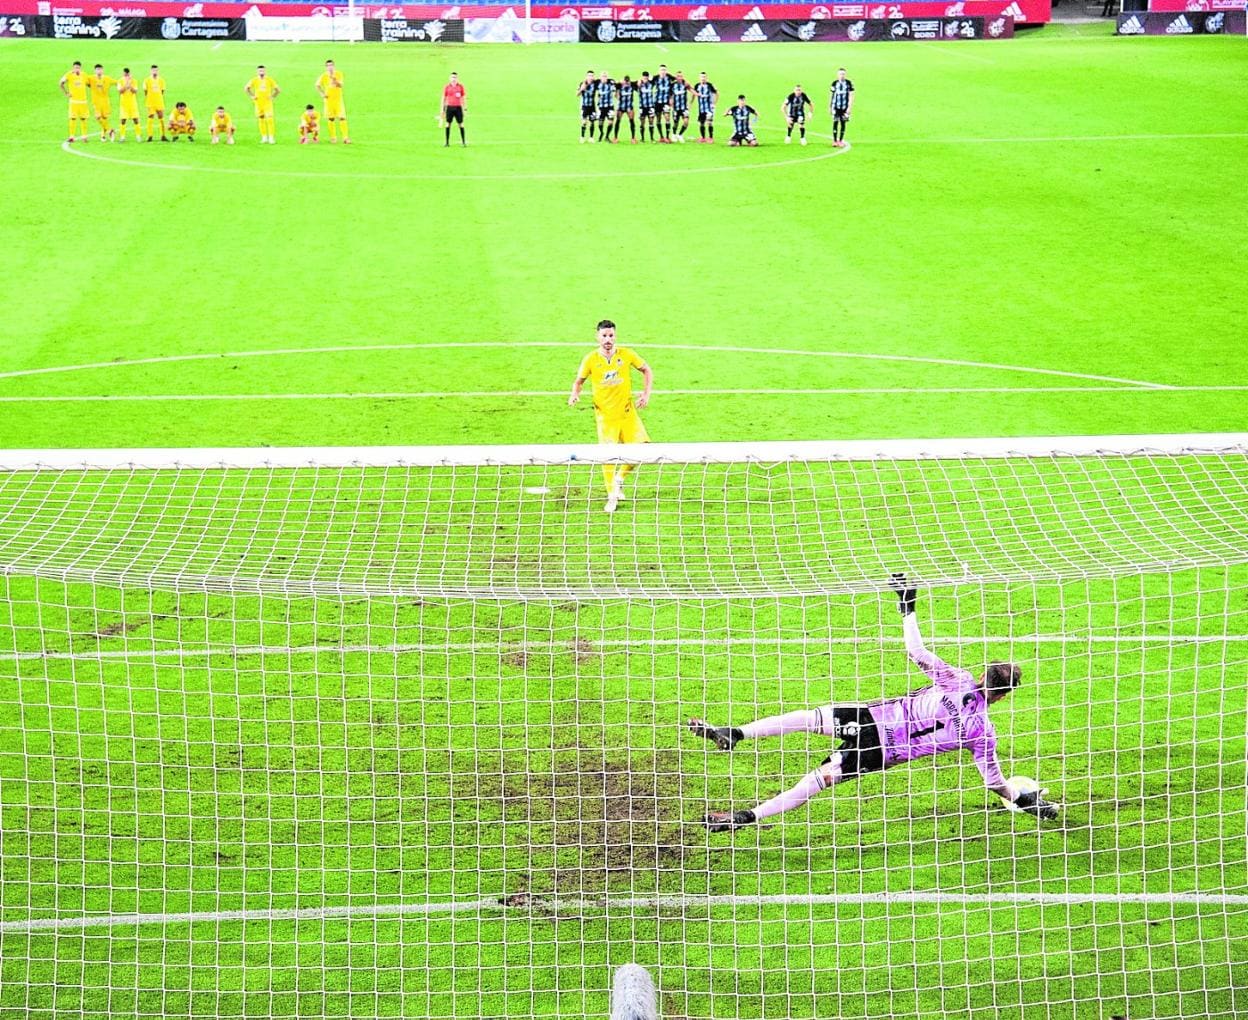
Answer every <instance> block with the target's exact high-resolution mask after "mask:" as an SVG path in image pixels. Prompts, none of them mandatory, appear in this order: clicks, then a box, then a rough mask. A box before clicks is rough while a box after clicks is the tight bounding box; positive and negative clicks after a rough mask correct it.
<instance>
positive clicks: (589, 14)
mask: <svg viewBox="0 0 1248 1020" xmlns="http://www.w3.org/2000/svg"><path fill="white" fill-rule="evenodd" d="M1150 2H1152V3H1154V4H1156V3H1177V4H1179V5H1180V6H1179V7H1177V8H1174V9H1175V10H1186V9H1195V10H1223V9H1227V10H1229V9H1231V8H1230V7H1226V8H1223V7H1221V6H1217V5H1220V4H1234V5H1237V8H1242V7H1243V6H1244V3H1245V2H1246V0H1150ZM1192 3H1202V4H1210V5H1213V6H1208V7H1199V8H1190V7H1184V6H1183V5H1184V4H1192ZM1170 9H1171V8H1169V7H1166V8H1161V7H1155V8H1154V10H1170ZM532 13H533V17H534V18H551V19H557V18H574V19H576V20H585V21H842V20H851V21H852V20H858V19H860V18H867V19H870V20H880V19H887V20H898V19H904V18H987V19H993V18H1000V17H1008V18H1011V19H1012V20H1013V21H1014V22H1015V23H1017V24H1037V23H1041V22H1046V21H1048V20H1049V19H1050V16H1051V13H1052V5H1051V0H902V2H899V3H815V4H809V3H803V4H794V3H781V4H697V5H695V4H657V5H654V6H651V7H646V6H643V5H640V4H638V5H636V6H627V5H620V4H614V5H613V4H604V5H603V6H601V7H583V6H580V5H576V6H562V5H558V4H542V5H540V6H539V5H534V6H533V8H532ZM347 14H348V8H347V6H346V5H345V4H307V3H290V4H285V3H277V4H275V3H258V4H248V3H213V2H205V3H171V2H169V0H151V2H148V0H0V17H3V16H11V17H21V16H23V15H44V16H59V15H79V16H82V17H119V18H243V17H246V16H248V15H250V16H251V17H253V18H254V17H256V16H264V17H269V18H318V17H323V18H336V17H346V16H347ZM355 14H356V16H357V17H363V18H377V19H385V20H394V19H408V20H412V21H420V20H428V19H431V18H441V19H444V20H445V19H451V20H456V19H462V18H500V17H504V16H506V17H523V16H524V6H523V4H522V3H521V4H511V5H507V4H462V5H461V4H456V3H440V4H394V5H390V6H379V5H377V4H372V3H361V4H359V5H358V6H357V7H356V8H355Z"/></svg>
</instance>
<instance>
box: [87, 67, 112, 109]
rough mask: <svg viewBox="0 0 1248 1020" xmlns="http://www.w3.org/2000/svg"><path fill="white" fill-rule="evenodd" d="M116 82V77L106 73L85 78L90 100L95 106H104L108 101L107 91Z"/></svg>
mask: <svg viewBox="0 0 1248 1020" xmlns="http://www.w3.org/2000/svg"><path fill="white" fill-rule="evenodd" d="M116 84H117V79H116V78H110V77H109V76H108V75H104V76H103V77H101V76H99V75H95V74H93V75H91V77H90V78H88V79H87V87H88V88H89V89H90V90H91V101H92V102H93V103H95V105H96V106H105V105H107V103H108V92H109V89H111V88H112V87H113V86H114V85H116Z"/></svg>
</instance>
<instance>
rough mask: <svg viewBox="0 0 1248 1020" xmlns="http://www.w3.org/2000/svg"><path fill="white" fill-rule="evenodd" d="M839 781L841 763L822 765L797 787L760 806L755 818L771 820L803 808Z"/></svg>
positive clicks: (804, 778) (755, 810) (835, 757)
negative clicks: (816, 795)
mask: <svg viewBox="0 0 1248 1020" xmlns="http://www.w3.org/2000/svg"><path fill="white" fill-rule="evenodd" d="M832 757H833V759H839V758H840V755H833V756H832ZM839 779H840V763H839V761H837V763H836V764H835V765H833V764H831V763H829V764H827V765H820V766H819V768H817V769H815V770H814V771H813V772H808V773H806V775H804V776H803V777H802V778H801V779H799V780H798V782H797V785H796V786H794V787H791V788H790V789H788V790H785V791H784V792H783V793H779V794H777V795H776V796H774V797H772V798H771V800H765V801H763V802H762V803H761V804H759V805H758V806H757V807H756V808H754V817H755V818H756V819H761V818H770V817H771V816H772V815H779V814H783V813H784V812H785V811H792V810H793V809H794V808H796V807H801V806H802V805H803V804H805V803H806V802H807V801H808V800H810V798H811V797H813V796H814V795H815V794H816V793H819V792H820V791H821V790H826V789H827V788H828V787H829V786H832V785H834V784H835V783H836V782H837V781H838V780H839Z"/></svg>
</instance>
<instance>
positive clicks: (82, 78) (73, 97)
mask: <svg viewBox="0 0 1248 1020" xmlns="http://www.w3.org/2000/svg"><path fill="white" fill-rule="evenodd" d="M61 81H62V82H64V83H65V89H66V91H68V92H69V101H70V102H71V103H85V102H86V101H87V76H86V75H85V74H83V73H82V72H81V71H67V72H65V77H63V78H62V79H61Z"/></svg>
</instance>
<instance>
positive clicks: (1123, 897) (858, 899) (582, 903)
mask: <svg viewBox="0 0 1248 1020" xmlns="http://www.w3.org/2000/svg"><path fill="white" fill-rule="evenodd" d="M506 899H507V897H506V896H505V895H499V896H490V897H485V898H480V899H471V900H444V901H441V902H432V903H376V904H364V905H360V906H344V907H307V908H304V909H288V910H283V909H270V910H209V911H194V912H185V913H167V914H158V913H144V914H98V915H91V916H87V917H36V918H30V919H28V920H23V921H0V933H14V934H24V935H29V934H35V933H38V932H44V931H81V930H83V929H86V928H125V927H135V926H141V925H170V924H221V923H226V922H236V921H330V920H335V919H338V918H347V919H351V918H369V917H372V918H387V917H392V918H401V917H430V916H436V915H439V914H482V913H503V912H510V913H521V912H528V911H529V910H531V909H538V910H541V911H544V912H555V913H574V914H583V913H589V912H593V913H597V912H605V913H610V912H613V911H621V910H622V911H627V910H664V909H667V910H715V909H725V908H726V909H732V910H740V909H751V908H757V907H806V908H815V907H839V906H870V905H874V904H881V903H882V904H887V905H910V906H958V907H981V906H982V907H1000V906H1014V907H1029V906H1070V907H1083V906H1093V905H1099V904H1105V905H1115V906H1135V905H1140V906H1148V905H1158V906H1171V907H1173V906H1196V907H1221V908H1226V907H1234V908H1245V909H1248V894H1243V893H1200V892H1167V893H1097V892H1087V893H1046V892H995V893H954V892H909V893H896V892H891V893H890V892H877V893H822V894H821V893H810V894H802V895H785V894H777V895H770V896H768V895H755V896H689V895H685V896H674V895H673V896H619V897H615V896H609V897H602V898H600V899H587V898H575V899H574V898H567V897H560V896H551V897H541V896H535V897H533V898H532V899H531V900H528V901H527V902H526V903H525V905H523V906H509V905H507V904H506V902H505V901H506Z"/></svg>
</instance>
